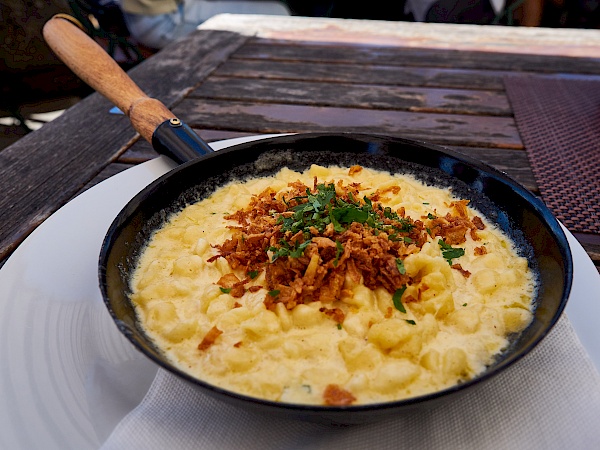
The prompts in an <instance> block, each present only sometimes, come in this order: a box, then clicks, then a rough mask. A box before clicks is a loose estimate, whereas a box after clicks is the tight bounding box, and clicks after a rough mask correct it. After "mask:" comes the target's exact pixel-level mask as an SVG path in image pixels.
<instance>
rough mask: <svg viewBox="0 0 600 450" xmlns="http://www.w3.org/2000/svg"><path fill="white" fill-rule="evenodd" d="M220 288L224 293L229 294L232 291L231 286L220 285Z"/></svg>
mask: <svg viewBox="0 0 600 450" xmlns="http://www.w3.org/2000/svg"><path fill="white" fill-rule="evenodd" d="M219 289H221V292H222V293H223V294H229V293H230V292H231V288H224V287H220V288H219Z"/></svg>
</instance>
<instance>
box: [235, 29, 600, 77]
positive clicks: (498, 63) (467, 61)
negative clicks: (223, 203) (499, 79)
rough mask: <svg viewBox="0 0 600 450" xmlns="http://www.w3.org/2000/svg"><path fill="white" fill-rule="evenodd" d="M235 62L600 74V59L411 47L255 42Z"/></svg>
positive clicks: (246, 47)
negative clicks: (374, 65) (254, 60)
mask: <svg viewBox="0 0 600 450" xmlns="http://www.w3.org/2000/svg"><path fill="white" fill-rule="evenodd" d="M233 57H234V58H243V59H267V60H273V61H306V62H309V61H310V62H321V63H329V64H339V63H344V64H350V63H354V64H357V65H359V66H360V65H370V64H377V65H388V66H402V67H438V68H443V67H445V68H455V69H456V68H460V69H478V70H483V69H485V70H510V71H515V72H540V73H577V74H592V75H593V74H595V75H598V74H600V58H586V57H577V58H575V57H568V56H554V55H527V54H515V53H500V52H481V51H461V50H453V49H430V48H410V47H377V46H342V45H339V44H316V43H315V44H312V43H311V44H303V45H299V44H290V43H289V41H277V40H268V39H258V38H255V39H254V40H253V41H252V42H249V43H248V44H247V45H245V46H244V47H243V48H241V49H240V50H239V51H238V52H236V53H235V55H233Z"/></svg>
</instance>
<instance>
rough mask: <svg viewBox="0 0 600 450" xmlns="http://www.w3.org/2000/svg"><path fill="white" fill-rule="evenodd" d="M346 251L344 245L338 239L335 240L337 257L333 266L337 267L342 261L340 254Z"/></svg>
mask: <svg viewBox="0 0 600 450" xmlns="http://www.w3.org/2000/svg"><path fill="white" fill-rule="evenodd" d="M343 253H344V246H343V245H342V243H341V242H340V241H338V240H336V241H335V259H334V260H333V267H337V265H338V262H339V261H340V256H342V254H343Z"/></svg>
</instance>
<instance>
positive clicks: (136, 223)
mask: <svg viewBox="0 0 600 450" xmlns="http://www.w3.org/2000/svg"><path fill="white" fill-rule="evenodd" d="M44 36H45V37H46V40H47V41H48V42H49V44H50V45H51V47H52V48H53V49H54V50H55V51H56V53H57V54H58V55H59V56H60V57H61V59H63V60H64V61H65V62H66V63H67V64H68V65H69V66H70V67H71V68H72V69H73V70H74V71H75V72H76V73H77V74H78V75H79V76H81V77H82V78H83V79H84V81H86V82H88V84H90V85H91V86H92V87H94V88H95V89H96V90H98V91H100V92H101V93H103V94H104V95H105V96H107V97H108V98H109V100H111V101H113V103H115V104H116V105H117V106H118V107H119V108H121V110H123V111H125V112H126V113H127V114H128V115H129V117H130V119H131V121H132V124H133V125H134V127H135V128H136V130H138V131H139V132H140V134H141V135H142V136H143V137H145V138H146V139H148V140H149V141H151V142H152V143H153V145H154V147H155V148H156V149H157V150H158V151H160V152H161V153H165V154H167V155H169V156H170V157H172V158H173V159H175V160H176V161H177V162H179V163H181V165H179V166H178V167H177V168H175V169H173V170H172V171H170V172H169V173H167V174H165V175H163V176H162V177H160V178H159V179H158V180H156V181H155V182H153V183H152V184H150V185H149V186H147V187H146V188H145V189H143V190H142V191H141V192H140V193H139V194H138V195H136V196H135V197H134V198H133V199H132V200H131V201H130V202H129V203H128V204H127V205H126V206H125V208H124V209H123V210H122V211H121V212H120V213H119V215H118V216H117V217H116V218H115V220H114V222H113V223H112V225H111V227H110V229H109V230H108V233H107V235H106V238H105V240H104V242H103V245H102V249H101V253H100V259H99V282H100V289H101V291H102V295H103V297H104V300H105V303H106V306H107V308H108V310H109V312H110V314H111V315H112V317H113V319H114V321H115V323H116V325H117V327H118V328H119V330H120V331H121V332H122V333H123V334H124V335H125V336H126V337H127V339H129V340H130V341H131V342H132V344H133V345H134V346H135V347H136V348H137V349H139V350H140V351H141V352H142V353H144V354H145V355H146V356H148V357H149V358H150V359H152V360H153V361H154V362H156V363H157V364H158V365H160V366H161V367H163V368H164V369H166V370H168V371H170V372H172V373H173V374H175V375H177V376H178V377H180V378H182V379H183V380H186V381H187V382H189V383H191V384H192V385H194V386H195V387H197V388H198V389H201V390H202V391H203V392H205V393H207V394H210V395H213V396H215V397H217V398H219V399H221V400H224V401H227V402H230V403H233V404H235V405H238V406H240V407H243V408H247V409H252V410H256V411H259V412H273V413H276V414H278V415H280V416H281V415H286V416H289V417H295V418H302V419H308V420H319V421H326V422H335V423H360V422H366V421H372V420H377V419H380V418H384V417H390V416H391V415H393V414H397V413H401V412H404V411H407V410H412V409H414V408H431V407H435V406H437V405H438V404H440V403H442V402H444V401H449V400H451V399H453V398H456V397H457V396H458V395H460V394H461V393H464V392H466V391H468V390H470V389H473V388H475V387H476V386H478V385H481V384H482V383H483V382H484V381H485V380H488V379H490V378H491V377H493V376H494V375H496V374H498V373H499V372H501V371H503V370H505V369H507V368H508V367H509V366H511V365H512V364H514V363H515V362H516V361H518V360H519V359H520V358H521V357H523V356H524V355H526V354H527V353H528V352H529V351H530V350H531V349H532V348H534V347H535V346H536V345H537V344H538V343H539V342H540V341H541V339H543V338H544V336H546V334H547V333H548V332H549V331H550V329H551V328H552V327H553V325H554V324H555V323H556V321H557V320H558V318H559V316H560V314H561V313H562V311H563V309H564V307H565V304H566V302H567V298H568V295H569V291H570V287H571V282H572V271H573V265H572V259H571V254H570V250H569V246H568V243H567V239H566V237H565V234H564V233H563V231H562V229H561V227H560V225H559V224H558V222H557V221H556V219H555V218H554V217H553V216H552V214H551V213H550V212H549V210H548V209H547V208H546V207H545V206H544V204H543V203H542V202H541V201H539V200H538V199H537V198H536V197H535V196H533V195H532V194H531V193H530V192H529V191H527V190H526V189H525V188H523V187H522V186H520V185H519V184H517V183H516V182H514V181H513V180H511V179H510V178H508V177H507V176H506V175H505V174H503V173H501V172H499V171H498V170H496V169H494V168H492V167H489V166H487V165H485V164H482V163H480V162H478V161H475V160H472V159H470V158H467V157H465V156H463V155H460V154H459V153H456V152H452V151H450V150H447V149H442V148H439V147H436V146H433V145H428V144H426V143H422V142H416V141H412V140H407V139H401V138H395V137H388V136H375V135H366V134H352V133H342V134H327V133H325V134H302V135H291V136H282V137H276V138H270V139H265V140H260V141H255V142H251V143H245V144H241V145H236V146H234V147H230V148H228V149H225V150H221V151H219V152H218V153H213V152H212V151H211V149H210V147H209V146H208V145H207V144H206V143H204V142H203V141H202V140H201V139H200V138H199V137H198V136H197V135H196V134H195V133H194V132H193V131H192V130H191V129H190V128H189V127H187V126H186V125H184V124H182V123H181V121H179V119H177V118H175V117H174V116H173V114H172V113H171V112H170V111H169V110H168V109H167V108H166V107H164V105H162V104H161V103H160V102H158V101H157V100H154V99H150V98H148V97H147V96H146V95H145V94H144V93H143V92H141V91H140V90H139V88H138V87H137V86H135V85H134V84H133V82H132V81H131V80H130V79H129V78H128V77H127V75H126V74H124V73H123V72H122V71H121V70H120V69H119V67H118V66H117V65H116V63H114V62H113V61H112V59H110V58H108V57H103V55H99V54H98V49H100V47H97V46H96V45H95V43H93V42H90V40H89V39H88V38H87V36H86V35H85V34H84V33H82V32H80V31H79V30H78V29H77V28H75V27H73V26H72V25H71V24H69V22H67V21H65V20H62V18H53V19H51V20H50V21H49V22H48V23H47V24H46V26H45V28H44ZM96 47H97V48H96ZM82 52H83V53H82ZM99 61H100V63H99ZM90 63H91V64H90ZM97 64H101V65H102V67H94V66H96V65H97ZM90 70H91V72H90ZM107 71H109V72H107ZM99 73H110V80H109V81H108V82H107V81H106V80H104V79H98V78H97V77H96V76H95V74H99ZM107 84H108V85H109V86H107ZM115 91H116V93H115ZM199 154H202V155H203V156H200V157H199V156H198V155H199ZM313 163H316V164H321V165H332V164H333V165H342V166H350V165H354V164H360V165H362V166H365V167H371V168H375V169H382V170H387V171H391V172H400V173H410V174H413V175H415V176H416V177H418V178H419V179H421V180H423V181H425V182H428V183H432V184H434V185H437V186H439V187H451V188H452V189H453V190H454V191H455V193H456V194H457V195H458V196H460V197H462V198H468V199H470V200H471V203H470V204H471V206H474V207H475V208H476V209H478V210H479V211H480V212H481V213H483V214H484V215H485V216H487V217H488V218H489V219H490V220H492V221H493V222H495V223H497V224H498V226H499V227H500V228H501V229H502V230H503V231H505V232H506V233H507V234H509V235H510V236H511V237H512V238H513V239H514V240H515V242H516V243H517V245H518V247H519V249H520V250H519V251H520V252H521V254H522V255H523V256H526V257H527V259H528V261H529V264H530V266H531V267H532V269H533V270H534V271H535V272H536V273H537V277H538V286H539V288H538V292H537V295H536V299H535V306H536V309H535V316H534V320H533V323H532V324H531V325H530V326H529V327H528V328H527V329H526V330H524V331H523V332H522V333H520V334H519V335H516V336H513V337H512V339H511V345H510V347H509V348H508V349H507V350H506V351H505V352H503V354H502V355H500V356H499V357H498V358H497V360H496V361H495V362H494V363H493V364H492V365H491V366H490V367H489V368H488V369H487V370H486V371H485V372H484V373H483V374H482V375H480V376H478V377H477V378H475V379H473V380H471V381H467V382H465V383H462V384H460V385H457V386H454V387H452V388H449V389H446V390H444V391H441V392H437V393H433V394H430V395H425V396H421V397H416V398H411V399H407V400H401V401H395V402H387V403H380V404H370V405H356V406H345V407H332V406H307V405H297V404H284V403H277V402H272V401H266V400H260V399H256V398H251V397H247V396H243V395H240V394H236V393H232V392H229V391H226V390H224V389H221V388H219V387H217V386H213V385H210V384H208V383H205V382H203V381H200V380H198V379H195V378H193V377H191V376H190V375H187V374H186V373H184V372H182V371H180V370H179V369H177V368H176V367H174V366H173V365H171V364H170V363H169V362H168V361H167V360H166V358H165V357H164V356H163V355H162V353H161V351H160V350H159V349H157V348H156V347H155V346H154V344H153V343H152V341H151V340H150V339H149V338H148V337H147V336H146V335H145V333H144V332H143V330H142V329H141V328H140V326H139V323H138V322H137V320H136V314H135V311H134V309H133V307H132V304H131V302H130V300H129V297H128V294H129V293H130V289H129V280H130V277H131V274H132V272H133V270H134V269H135V265H136V262H137V259H138V257H139V255H140V253H141V252H142V251H143V249H144V246H145V244H146V243H147V241H148V239H149V237H150V236H151V234H152V232H153V231H154V230H156V229H157V228H159V227H160V226H161V225H162V224H163V223H164V222H165V220H166V219H167V218H168V217H169V215H170V214H172V213H175V212H178V211H180V210H181V209H182V208H183V207H184V206H185V205H187V204H189V203H193V202H195V201H198V200H200V199H202V198H204V197H206V196H207V195H209V194H210V193H212V192H213V191H214V190H215V189H216V188H217V187H218V186H220V185H222V184H224V183H226V182H228V181H231V180H238V179H244V178H247V177H255V176H267V175H271V174H273V173H274V172H276V171H278V170H279V169H280V168H281V167H283V166H288V167H289V168H290V169H293V170H303V169H306V168H308V167H309V166H310V164H313Z"/></svg>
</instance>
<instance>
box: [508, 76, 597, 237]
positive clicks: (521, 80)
mask: <svg viewBox="0 0 600 450" xmlns="http://www.w3.org/2000/svg"><path fill="white" fill-rule="evenodd" d="M504 85H505V87H506V92H507V95H508V99H509V101H510V103H511V105H512V108H513V112H514V115H515V121H516V123H517V128H518V130H519V133H520V135H521V139H522V140H523V143H524V144H525V149H526V150H527V155H528V157H529V160H530V162H531V166H532V170H533V175H534V177H535V180H536V182H537V185H538V187H539V189H540V193H541V195H542V199H543V200H544V202H545V203H546V205H547V206H548V207H549V208H550V209H551V210H552V212H553V213H554V215H555V216H556V217H557V218H558V219H559V220H560V221H561V222H562V223H563V224H564V225H565V226H566V227H567V228H568V229H569V230H570V231H572V232H582V233H592V234H600V82H597V81H588V80H579V79H550V78H543V77H536V76H508V77H505V78H504Z"/></svg>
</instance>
